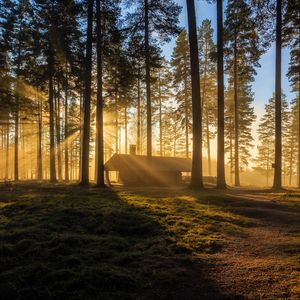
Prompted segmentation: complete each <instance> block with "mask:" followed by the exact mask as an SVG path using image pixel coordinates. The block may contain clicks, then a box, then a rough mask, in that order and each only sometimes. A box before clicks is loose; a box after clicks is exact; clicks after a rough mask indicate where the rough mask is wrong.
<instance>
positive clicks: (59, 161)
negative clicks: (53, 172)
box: [55, 79, 62, 181]
mask: <svg viewBox="0 0 300 300" xmlns="http://www.w3.org/2000/svg"><path fill="white" fill-rule="evenodd" d="M55 111H56V114H55V115H56V118H55V120H56V143H57V171H58V172H57V173H58V180H60V181H61V180H62V159H61V136H60V84H59V79H57V92H56V97H55Z"/></svg>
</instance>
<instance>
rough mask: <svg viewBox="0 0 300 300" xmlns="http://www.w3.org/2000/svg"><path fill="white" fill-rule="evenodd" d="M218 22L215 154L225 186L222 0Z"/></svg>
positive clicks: (219, 181) (221, 185)
mask: <svg viewBox="0 0 300 300" xmlns="http://www.w3.org/2000/svg"><path fill="white" fill-rule="evenodd" d="M217 19H218V20H217V22H218V25H217V26H218V33H217V35H218V43H217V44H218V45H217V48H218V57H217V60H218V62H217V68H218V149H217V151H218V155H217V187H218V188H219V189H225V188H226V181H225V154H224V153H225V142H224V137H225V132H224V127H225V126H224V107H225V105H224V49H223V47H224V45H223V44H224V42H223V39H224V38H223V35H224V33H223V0H217Z"/></svg>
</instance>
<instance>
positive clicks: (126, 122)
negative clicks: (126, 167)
mask: <svg viewBox="0 0 300 300" xmlns="http://www.w3.org/2000/svg"><path fill="white" fill-rule="evenodd" d="M125 102H126V100H125ZM124 125H125V154H128V115H127V104H126V103H125V107H124Z"/></svg>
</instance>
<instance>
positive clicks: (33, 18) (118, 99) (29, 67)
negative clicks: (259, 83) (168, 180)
mask: <svg viewBox="0 0 300 300" xmlns="http://www.w3.org/2000/svg"><path fill="white" fill-rule="evenodd" d="M193 2H194V1H187V3H186V4H187V13H188V20H189V23H188V30H186V29H184V28H181V27H180V26H179V15H180V13H181V10H182V7H181V6H180V5H179V4H178V3H175V2H174V1H171V0H168V1H163V2H162V3H161V1H156V0H152V1H146V0H145V1H142V0H140V1H129V0H126V1H125V0H124V1H112V0H110V1H75V0H66V1H46V0H36V1H31V0H22V1H6V0H2V1H1V8H0V9H1V11H0V64H1V68H0V101H1V102H0V103H1V115H0V118H1V121H0V122H1V123H0V130H1V133H0V134H1V135H0V139H1V142H0V147H1V148H0V152H1V155H0V156H1V163H0V164H1V168H0V170H1V174H0V176H1V178H2V179H3V180H16V181H18V180H34V179H37V180H49V179H50V180H51V181H52V182H55V181H57V180H58V181H62V180H64V181H69V180H70V181H80V182H81V183H82V184H88V182H89V181H96V182H97V184H98V185H104V175H103V174H104V163H105V162H106V161H107V160H108V159H109V158H110V157H112V156H113V154H115V153H122V154H129V149H130V145H136V153H137V154H139V155H147V156H148V157H151V156H152V155H154V156H168V157H186V158H192V161H193V167H192V176H191V184H192V185H194V186H198V187H201V186H202V184H203V180H202V177H203V174H204V175H207V176H217V178H218V179H217V180H218V186H219V187H225V179H226V182H227V183H228V184H232V185H235V186H239V185H240V176H242V175H243V174H245V173H254V174H260V175H257V176H261V180H263V181H265V182H264V183H263V184H264V185H271V184H272V183H273V182H272V176H273V174H274V173H275V181H274V187H281V185H282V184H284V185H289V186H291V185H294V186H295V185H299V182H300V181H299V180H298V179H297V178H299V170H300V167H299V166H300V164H299V161H300V160H299V157H300V151H298V149H299V146H300V138H299V137H300V125H299V124H300V123H299V115H300V113H299V112H300V110H299V102H300V90H299V86H300V71H299V68H300V66H299V65H300V64H299V56H300V53H299V47H300V40H299V30H300V24H299V1H297V0H294V1H283V2H282V1H271V0H270V1H259V0H256V1H255V0H253V1H250V0H249V1H247V0H239V1H231V0H228V1H226V3H225V4H226V5H225V7H224V8H223V7H222V6H223V3H222V1H216V2H217V3H216V6H217V8H216V9H217V13H218V28H217V42H216V41H215V40H214V29H213V26H212V23H211V20H209V19H205V20H204V21H203V22H202V23H201V24H198V25H197V24H196V19H195V6H194V3H193ZM182 4H183V3H182ZM223 10H224V14H223ZM199 13H200V14H201V12H199ZM223 18H224V21H223ZM172 39H173V40H174V39H175V40H176V42H175V47H174V49H173V51H172V54H171V57H170V59H167V58H166V57H165V56H164V53H163V51H162V46H163V45H164V44H165V43H168V42H170V41H171V40H172ZM274 43H275V44H276V61H275V59H274V67H275V66H276V91H274V95H273V96H272V95H270V97H271V96H272V97H271V98H270V100H269V102H268V104H266V107H265V114H264V115H263V117H262V118H261V120H256V115H255V112H254V104H253V102H254V92H253V88H252V83H253V81H254V79H255V76H256V74H257V72H259V68H260V58H261V57H262V55H263V54H264V53H266V51H267V50H268V49H269V48H270V47H272V46H274ZM283 47H288V49H289V51H290V67H289V71H288V74H281V73H282V72H281V52H282V48H283ZM282 76H288V78H289V80H290V85H291V89H292V90H293V92H294V95H295V99H294V100H293V101H292V102H291V103H288V102H287V101H286V100H285V96H284V91H281V77H282ZM224 80H225V84H224ZM269 80H270V79H269ZM274 80H275V78H274ZM260 101H264V102H266V101H267V99H260ZM254 122H259V126H258V129H257V133H255V132H254V131H253V126H254ZM253 135H257V136H258V141H259V144H258V145H256V144H255V139H254V136H253ZM216 147H217V151H213V149H214V148H216ZM256 148H257V151H255V149H256ZM254 154H255V156H256V157H254ZM274 170H275V172H274ZM225 173H226V176H225ZM262 176H263V177H262ZM262 178H264V179H262ZM281 178H282V179H283V182H281V181H282V179H281ZM246 183H247V182H245V181H244V184H246Z"/></svg>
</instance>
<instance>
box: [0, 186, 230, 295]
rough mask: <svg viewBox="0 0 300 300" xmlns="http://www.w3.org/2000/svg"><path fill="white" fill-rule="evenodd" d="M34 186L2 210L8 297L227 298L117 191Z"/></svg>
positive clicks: (3, 289)
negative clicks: (23, 198) (123, 199)
mask: <svg viewBox="0 0 300 300" xmlns="http://www.w3.org/2000/svg"><path fill="white" fill-rule="evenodd" d="M26 190H27V192H28V189H27V188H26V186H25V187H24V188H23V191H22V187H21V188H19V190H18V192H19V194H18V196H16V197H17V198H18V199H19V200H22V193H23V196H24V197H25V198H26V200H24V201H16V202H14V203H10V204H9V205H6V206H4V207H2V208H1V223H0V234H1V274H0V282H1V285H0V295H1V299H62V298H64V299H224V298H225V297H224V295H222V293H221V292H220V291H219V290H218V288H216V285H215V283H214V282H213V280H210V279H209V278H208V277H207V276H206V274H205V266H204V265H201V263H197V264H195V262H194V261H193V260H192V258H191V253H190V252H189V251H188V250H187V249H185V248H184V247H182V248H181V247H178V245H177V244H176V243H175V241H174V239H173V238H172V237H171V236H170V234H169V232H167V231H166V230H165V228H164V227H162V225H161V224H160V223H159V222H158V221H157V220H156V219H155V218H154V217H153V216H152V215H151V213H149V210H147V209H143V208H138V207H136V206H133V205H130V204H128V203H126V202H125V201H122V199H121V198H120V197H119V196H118V194H117V193H116V192H114V191H113V190H111V189H105V190H98V189H80V188H78V187H76V186H69V187H59V186H56V187H55V188H52V187H51V186H47V187H45V188H43V187H42V186H38V187H37V188H35V187H34V186H32V187H31V189H30V195H29V194H26ZM16 195H17V193H16Z"/></svg>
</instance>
